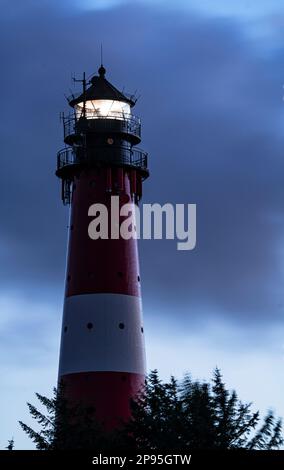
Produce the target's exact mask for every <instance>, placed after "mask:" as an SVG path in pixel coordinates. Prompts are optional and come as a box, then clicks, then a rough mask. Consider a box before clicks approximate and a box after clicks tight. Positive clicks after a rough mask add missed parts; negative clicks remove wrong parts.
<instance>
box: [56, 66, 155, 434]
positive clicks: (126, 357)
mask: <svg viewBox="0 0 284 470" xmlns="http://www.w3.org/2000/svg"><path fill="white" fill-rule="evenodd" d="M105 73H106V71H105V68H104V67H103V66H101V67H100V68H99V70H98V75H95V76H93V77H92V78H91V80H90V81H86V79H85V75H84V78H83V80H82V84H83V92H82V93H81V94H80V95H79V96H75V95H73V96H72V97H71V98H70V99H69V100H68V101H69V104H70V106H71V107H72V108H73V110H72V114H71V115H70V116H67V117H66V116H64V115H63V124H64V142H65V144H66V147H65V148H64V149H63V150H61V151H60V152H58V156H57V171H56V174H57V176H58V177H59V178H61V180H62V199H63V203H64V204H70V206H71V207H70V224H69V244H68V257H67V269H66V290H65V301H64V313H63V323H62V333H61V347H60V360H59V381H62V383H64V384H65V393H66V395H67V398H68V400H70V401H71V402H72V403H75V402H81V403H82V404H83V405H85V406H92V407H94V408H95V410H96V415H97V418H98V419H99V421H100V422H101V423H103V426H104V427H105V428H106V429H108V430H111V429H114V428H115V427H116V426H117V425H118V423H119V422H120V421H121V420H127V419H128V418H129V416H130V408H129V402H130V398H131V397H133V396H134V395H135V394H136V393H137V391H139V389H140V388H141V386H142V385H143V382H144V375H145V348H144V329H143V319H142V308H141V289H140V272H139V262H138V251H137V240H135V239H133V238H131V239H129V240H125V239H123V238H122V237H121V236H119V237H118V238H117V239H112V238H108V239H97V240H93V239H91V238H90V237H89V235H88V226H89V224H90V217H89V215H88V210H89V207H90V206H91V205H92V204H94V203H101V204H104V205H105V206H106V207H107V208H108V209H109V210H110V205H111V196H114V195H116V196H119V204H120V205H122V204H125V203H132V204H135V203H138V202H139V200H140V198H141V196H142V182H143V180H144V179H145V178H147V177H148V175H149V173H148V168H147V154H146V153H145V152H143V151H142V150H140V149H138V148H137V147H135V146H136V145H137V144H139V142H140V141H141V138H140V136H141V124H140V120H139V119H138V118H136V117H135V116H133V114H132V113H131V109H132V107H133V106H134V105H135V102H136V100H135V98H134V97H133V96H126V94H124V93H122V92H120V91H119V90H117V89H116V88H115V87H114V86H113V85H112V84H111V83H110V82H109V81H108V80H107V79H106V78H105Z"/></svg>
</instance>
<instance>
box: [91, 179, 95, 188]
mask: <svg viewBox="0 0 284 470" xmlns="http://www.w3.org/2000/svg"><path fill="white" fill-rule="evenodd" d="M90 186H91V188H94V187H95V186H96V182H95V181H94V180H92V181H90Z"/></svg>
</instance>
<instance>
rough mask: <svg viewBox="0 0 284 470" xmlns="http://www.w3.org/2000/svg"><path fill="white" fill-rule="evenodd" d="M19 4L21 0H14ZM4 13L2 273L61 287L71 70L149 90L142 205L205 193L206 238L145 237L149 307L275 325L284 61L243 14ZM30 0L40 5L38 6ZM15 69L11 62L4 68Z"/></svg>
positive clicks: (25, 284)
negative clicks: (61, 163) (191, 242)
mask: <svg viewBox="0 0 284 470" xmlns="http://www.w3.org/2000/svg"><path fill="white" fill-rule="evenodd" d="M14 5H15V3H14ZM51 5H53V3H51V2H49V4H47V3H42V4H41V7H39V6H38V5H36V3H35V2H27V3H26V8H25V10H23V9H22V10H21V11H20V10H18V9H15V10H12V7H11V6H7V9H6V11H7V14H6V17H5V14H3V15H2V17H1V19H0V40H1V44H2V47H1V57H0V59H1V64H2V73H1V81H2V83H1V90H2V99H1V106H2V125H1V129H0V133H1V147H2V148H1V161H2V164H1V170H2V178H1V186H0V198H1V248H0V256H1V260H2V262H1V266H2V267H3V268H2V269H1V283H2V286H3V287H5V286H7V287H11V286H14V287H15V286H17V288H18V289H21V288H25V289H30V288H31V285H32V286H34V284H35V285H36V286H37V287H38V289H41V288H42V286H43V285H45V286H48V285H50V287H53V288H54V287H58V286H59V285H60V286H61V285H62V279H63V275H64V263H65V249H66V246H65V244H66V230H65V227H66V225H67V212H66V210H65V209H63V208H62V207H61V204H60V191H59V182H58V181H56V179H55V177H54V167H55V155H56V151H57V150H58V149H59V148H60V147H61V146H63V144H62V136H61V128H60V124H59V122H58V114H57V113H58V111H60V110H61V109H63V108H64V98H63V92H67V94H68V87H69V83H70V73H71V72H78V73H80V72H81V71H82V70H86V71H87V72H88V73H91V72H93V71H95V67H96V65H97V64H98V62H99V44H100V43H101V42H103V43H104V50H105V62H106V66H107V68H108V69H109V70H108V71H109V75H108V77H109V78H110V80H111V81H113V82H114V83H115V84H116V85H117V86H120V87H122V86H123V85H126V88H127V89H128V90H129V91H134V90H135V89H136V88H138V90H139V92H140V93H141V94H142V97H141V99H140V101H139V102H138V104H137V110H136V112H137V114H139V115H141V116H142V118H143V146H144V147H145V148H146V149H147V150H149V153H150V169H151V178H150V179H149V180H148V182H146V183H145V190H144V192H145V198H144V201H145V202H175V203H177V202H179V203H197V211H198V225H197V248H196V249H195V251H193V252H188V253H186V252H178V251H176V244H175V243H172V242H169V241H163V242H162V241H159V242H158V241H151V242H150V241H149V242H141V243H140V245H141V255H142V256H141V264H142V275H143V288H144V302H145V306H146V309H148V310H149V311H153V310H154V309H157V311H158V310H159V311H160V310H161V309H165V311H171V312H172V311H173V309H174V311H175V313H176V315H179V314H180V315H181V314H184V313H185V312H186V314H187V317H188V318H191V319H192V318H197V317H198V315H203V316H205V317H206V316H208V315H212V316H214V315H216V314H220V315H222V316H226V317H227V318H228V319H232V320H236V321H240V322H244V324H247V322H248V321H253V322H254V323H255V324H257V323H258V322H261V323H266V322H271V321H272V320H274V321H278V320H279V319H280V318H281V316H282V315H283V312H284V299H283V289H282V284H283V269H282V252H281V243H282V241H283V216H282V214H283V209H284V207H283V181H282V179H283V174H284V163H283V157H282V149H283V143H284V142H283V139H282V137H281V127H280V126H281V120H282V113H283V109H282V96H281V94H282V77H283V73H282V65H281V61H280V58H279V57H277V56H274V55H272V54H271V55H270V56H269V57H268V56H264V55H263V56H262V55H261V51H257V49H256V48H255V47H252V44H250V40H249V39H248V38H247V37H245V35H244V34H243V33H242V30H241V28H240V27H239V26H238V25H237V24H235V23H234V22H232V21H231V22H229V21H225V20H218V19H211V20H209V19H206V18H203V17H197V16H194V15H190V14H189V13H188V14H183V15H182V14H180V13H175V12H164V13H163V12H161V11H158V10H156V9H154V8H152V9H150V8H143V7H141V6H140V7H139V8H138V7H136V8H135V7H134V6H133V5H132V6H128V7H127V8H126V7H121V8H117V9H113V10H108V11H107V13H106V12H103V11H96V12H79V11H75V10H74V11H71V12H68V14H67V13H66V12H64V10H62V9H61V10H60V11H57V10H56V8H55V7H52V6H51ZM29 6H30V7H29ZM3 71H4V73H3Z"/></svg>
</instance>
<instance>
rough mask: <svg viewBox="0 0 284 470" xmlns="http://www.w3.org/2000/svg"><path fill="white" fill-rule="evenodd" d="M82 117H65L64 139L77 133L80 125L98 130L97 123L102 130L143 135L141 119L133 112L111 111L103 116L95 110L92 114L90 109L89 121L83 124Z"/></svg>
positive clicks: (87, 117) (87, 118) (137, 135)
mask: <svg viewBox="0 0 284 470" xmlns="http://www.w3.org/2000/svg"><path fill="white" fill-rule="evenodd" d="M82 119H83V118H79V119H77V118H76V117H75V116H74V115H69V116H66V117H63V127H64V139H66V138H68V137H69V136H71V135H73V134H76V133H77V129H78V128H79V127H82V128H85V129H87V130H91V129H93V130H96V124H97V123H98V125H97V128H98V127H99V130H100V131H101V130H104V131H106V132H107V131H109V132H111V131H119V132H124V133H126V134H132V135H135V136H136V137H138V138H139V139H140V137H141V121H140V119H139V118H138V117H136V116H133V115H132V114H124V113H109V114H108V115H107V116H101V115H99V114H97V113H96V112H95V111H94V112H93V111H92V113H91V114H90V111H89V110H88V114H87V116H86V120H87V122H85V123H84V124H83V121H82ZM80 124H81V126H80ZM82 124H83V125H82Z"/></svg>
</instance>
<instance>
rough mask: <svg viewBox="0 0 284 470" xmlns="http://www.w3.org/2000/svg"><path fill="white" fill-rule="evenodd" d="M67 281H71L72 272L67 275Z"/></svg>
mask: <svg viewBox="0 0 284 470" xmlns="http://www.w3.org/2000/svg"><path fill="white" fill-rule="evenodd" d="M67 281H68V282H69V281H71V276H70V274H69V275H68V276H67Z"/></svg>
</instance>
